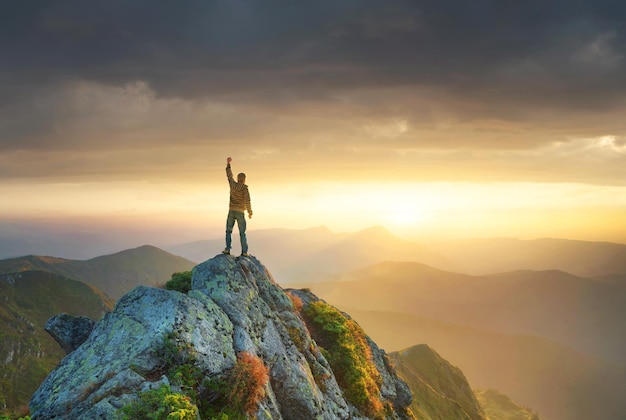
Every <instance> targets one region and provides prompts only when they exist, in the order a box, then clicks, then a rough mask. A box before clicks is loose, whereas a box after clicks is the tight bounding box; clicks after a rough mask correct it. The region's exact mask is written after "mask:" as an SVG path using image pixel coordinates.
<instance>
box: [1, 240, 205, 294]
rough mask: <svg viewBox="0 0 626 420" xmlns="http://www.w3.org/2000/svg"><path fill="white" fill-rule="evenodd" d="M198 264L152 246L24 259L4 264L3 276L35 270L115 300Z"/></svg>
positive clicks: (7, 261) (2, 261) (27, 257)
mask: <svg viewBox="0 0 626 420" xmlns="http://www.w3.org/2000/svg"><path fill="white" fill-rule="evenodd" d="M194 265H195V264H194V263H193V262H191V261H189V260H187V259H185V258H183V257H180V256H177V255H173V254H171V253H169V252H167V251H164V250H162V249H160V248H158V247H155V246H152V245H143V246H140V247H137V248H131V249H127V250H122V251H119V252H116V253H113V254H108V255H102V256H99V257H94V258H90V259H88V260H68V259H64V258H57V257H48V256H32V255H31V256H24V257H16V258H10V259H6V260H0V273H8V272H16V271H22V270H23V269H25V268H26V269H30V268H32V267H35V268H37V269H38V270H43V271H49V272H53V273H57V274H60V275H62V276H65V277H68V278H72V279H75V280H79V281H82V282H85V283H88V284H92V285H94V286H96V287H97V288H98V289H99V290H102V291H104V292H105V293H107V294H108V295H109V296H111V297H112V298H114V299H117V298H119V297H120V296H122V295H123V294H124V293H126V292H129V291H130V290H131V289H133V288H134V287H136V286H139V285H143V284H148V285H156V284H159V283H165V281H167V280H169V278H170V276H171V275H172V274H173V273H174V272H180V271H187V270H190V269H191V268H192V267H193V266H194Z"/></svg>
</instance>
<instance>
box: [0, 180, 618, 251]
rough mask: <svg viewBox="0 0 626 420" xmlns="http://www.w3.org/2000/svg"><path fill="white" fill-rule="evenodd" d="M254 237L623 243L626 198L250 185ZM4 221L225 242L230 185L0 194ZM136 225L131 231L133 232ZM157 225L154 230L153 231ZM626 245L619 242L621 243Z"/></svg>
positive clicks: (418, 186) (7, 189)
mask: <svg viewBox="0 0 626 420" xmlns="http://www.w3.org/2000/svg"><path fill="white" fill-rule="evenodd" d="M250 191H251V196H252V206H253V209H254V217H253V219H252V220H251V222H250V226H249V228H250V229H267V228H288V229H304V228H310V227H314V226H327V227H328V228H330V229H331V230H333V231H335V232H350V231H356V230H360V229H364V228H367V227H369V226H373V225H381V226H384V227H386V228H387V229H388V230H390V231H391V232H392V233H394V234H396V235H398V236H400V237H403V238H414V237H415V238H420V237H467V236H517V237H527V238H529V237H541V236H560V237H566V238H587V237H592V238H594V239H597V240H602V238H603V237H606V240H616V238H618V237H621V238H626V225H625V223H626V217H624V216H625V215H626V188H624V187H616V186H593V185H586V184H557V183H553V184H540V183H490V184H487V183H467V182H430V183H426V182H423V183H382V182H381V183H366V182H363V183H333V184H330V183H309V184H296V183H292V184H280V185H276V184H259V185H256V184H252V185H250ZM0 192H1V193H2V194H3V196H5V197H13V200H10V201H7V202H6V203H4V205H3V208H2V210H0V217H2V218H3V219H8V218H11V217H19V218H24V219H26V218H29V217H33V218H49V219H54V218H80V217H96V218H100V219H108V220H111V221H115V220H117V221H118V222H119V223H120V224H123V223H132V224H133V225H137V226H141V225H145V226H146V227H147V228H150V226H151V225H152V226H153V228H154V229H159V228H162V227H163V226H165V225H167V227H168V229H170V230H171V229H172V227H175V226H177V225H178V226H180V227H181V229H190V230H192V229H194V228H200V229H201V230H202V231H206V230H207V228H210V229H212V230H214V231H216V232H220V231H221V230H222V229H223V228H222V226H223V223H224V218H225V214H226V211H227V208H228V189H227V185H222V184H218V185H216V184H208V185H206V188H199V187H198V186H197V185H179V184H173V183H170V184H155V183H148V182H133V183H122V182H118V183H98V184H89V183H84V184H48V185H34V186H29V187H28V188H23V187H20V186H15V185H5V186H0ZM129 220H132V222H127V221H129ZM155 221H156V222H155ZM620 235H621V236H620Z"/></svg>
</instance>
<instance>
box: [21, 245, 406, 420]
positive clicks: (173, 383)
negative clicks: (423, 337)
mask: <svg viewBox="0 0 626 420" xmlns="http://www.w3.org/2000/svg"><path fill="white" fill-rule="evenodd" d="M411 399H412V396H411V393H410V390H409V389H408V387H407V385H406V384H405V383H404V382H403V381H402V380H400V379H399V378H398V376H397V375H396V373H395V370H394V369H393V368H392V367H391V365H390V363H389V360H388V358H387V356H386V354H385V352H384V351H383V350H381V349H379V348H378V347H377V346H376V344H375V343H373V342H372V341H371V340H370V339H369V338H368V337H367V336H366V335H365V334H364V332H363V330H362V329H361V328H360V327H359V326H358V325H357V324H356V323H355V322H354V321H353V320H352V319H351V318H350V317H349V316H348V315H347V314H344V313H341V312H340V311H338V310H337V309H335V308H334V307H332V306H330V305H328V304H326V303H325V302H323V301H321V300H319V299H318V298H317V297H315V296H314V295H313V294H312V293H310V292H309V291H306V290H283V289H282V288H281V287H280V286H278V285H277V284H276V283H275V282H274V280H273V278H272V276H271V274H270V273H269V272H268V271H267V269H266V268H265V267H264V266H263V265H262V264H261V263H260V262H259V261H258V260H257V259H255V258H254V257H250V258H240V259H236V258H234V257H232V256H226V255H219V256H217V257H215V258H213V259H210V260H208V261H205V262H204V263H202V264H199V265H198V266H196V267H194V269H193V277H192V288H191V290H190V291H189V292H188V293H187V294H183V293H180V292H177V291H171V290H163V289H156V288H150V287H143V286H140V287H138V288H136V289H135V290H133V291H132V292H130V293H128V294H126V295H125V296H123V297H122V298H121V299H120V300H119V301H118V303H117V305H116V306H115V308H114V310H113V311H112V312H110V313H108V314H106V315H105V316H104V317H103V319H102V320H101V321H100V322H98V323H97V324H96V325H95V328H94V329H93V331H92V333H91V334H90V336H89V338H88V339H87V340H86V341H85V342H84V343H83V344H82V345H80V346H79V347H78V348H77V349H76V350H74V351H73V352H71V353H70V354H68V355H67V356H66V357H65V358H64V359H63V360H62V361H61V363H60V364H59V365H58V367H57V368H56V369H55V370H54V371H53V372H52V373H51V374H50V375H49V376H48V377H47V378H46V379H45V381H44V382H43V383H42V385H41V386H40V388H39V389H38V390H37V391H36V392H35V394H34V395H33V397H32V399H31V402H30V410H31V416H32V418H33V419H55V418H63V419H83V418H94V419H95V418H105V419H109V418H124V417H126V418H133V417H134V418H137V417H140V415H141V413H142V412H145V411H154V410H161V411H162V412H176V413H177V414H176V415H177V417H176V418H190V419H191V418H193V419H195V418H199V417H200V418H245V417H246V416H249V417H256V418H260V419H358V418H391V419H407V418H413V415H412V413H411V411H410V409H409V408H408V407H409V405H410V403H411ZM224 416H226V417H224ZM159 418H160V417H159ZM163 418H165V417H163Z"/></svg>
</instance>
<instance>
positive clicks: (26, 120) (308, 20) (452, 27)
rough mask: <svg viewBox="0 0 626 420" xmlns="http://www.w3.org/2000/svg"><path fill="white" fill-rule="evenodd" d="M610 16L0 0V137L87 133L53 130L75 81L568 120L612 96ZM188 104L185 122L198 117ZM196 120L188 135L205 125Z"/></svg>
mask: <svg viewBox="0 0 626 420" xmlns="http://www.w3.org/2000/svg"><path fill="white" fill-rule="evenodd" d="M624 22H626V5H622V4H619V3H618V2H615V1H608V0H600V1H597V0H593V1H592V0H574V1H564V0H558V1H548V2H546V1H542V0H528V1H524V0H477V1H471V2H469V1H465V0H422V1H398V0H395V1H385V2H382V1H375V0H353V1H336V0H333V1H325V0H322V1H315V2H287V1H278V0H257V1H251V0H222V1H200V0H196V1H192V0H181V1H154V0H124V1H122V0H117V1H90V2H85V1H82V0H75V1H62V0H61V1H28V2H4V4H3V5H2V6H0V49H1V50H2V51H3V54H2V55H0V147H4V148H7V147H8V148H15V145H16V143H19V144H20V147H23V148H29V147H30V146H32V147H35V146H42V145H43V144H44V143H46V142H49V139H50V138H51V137H54V136H55V133H56V134H57V140H58V142H59V144H60V143H61V142H66V144H68V145H71V146H74V145H75V144H77V143H80V142H82V141H84V140H83V137H85V138H86V137H89V138H92V139H94V140H93V141H94V142H95V141H101V140H98V139H97V138H96V137H97V136H93V133H89V136H82V137H81V136H80V135H79V134H80V133H78V129H74V128H73V129H74V131H75V133H73V134H72V133H70V135H67V136H64V134H67V132H68V130H69V131H71V130H70V129H68V127H70V128H71V127H74V126H75V125H76V121H77V120H79V119H80V118H82V119H85V118H84V117H85V116H88V115H87V111H88V110H89V108H87V110H86V111H84V112H82V113H81V107H82V106H83V102H82V100H81V101H78V102H76V101H75V102H76V103H73V105H72V100H73V99H71V98H70V100H69V101H68V95H70V96H71V95H73V93H72V92H74V91H73V90H71V89H69V88H68V86H69V87H75V86H76V84H77V83H85V82H86V83H95V84H98V85H102V86H108V87H111V88H115V89H117V88H119V89H126V88H127V87H128V86H129V85H130V86H132V85H133V84H135V83H145V84H146V86H148V87H149V88H150V89H151V90H152V91H153V92H154V94H155V95H156V98H164V99H166V100H170V99H182V100H186V101H195V102H203V101H212V102H219V103H222V104H228V103H232V104H236V105H238V106H256V107H266V108H267V109H268V110H270V111H267V112H268V115H267V120H268V121H272V115H269V113H270V112H271V109H274V108H280V109H281V112H286V113H288V112H292V113H295V112H296V111H297V110H298V109H302V110H304V111H303V112H308V113H309V115H314V114H315V113H320V112H324V111H321V110H322V109H323V108H324V107H327V108H328V109H330V110H332V111H330V112H334V110H335V109H339V108H341V109H342V112H345V114H346V116H348V117H353V116H360V117H363V118H367V117H368V116H372V115H382V116H388V117H390V118H392V117H395V116H396V115H402V116H404V117H405V118H406V119H407V120H408V123H409V124H411V125H412V126H414V127H419V126H420V124H425V126H424V130H427V129H428V124H429V123H430V122H429V121H426V122H424V121H422V119H426V120H427V119H428V118H429V117H428V115H426V113H423V112H421V108H420V107H424V102H431V101H432V103H436V104H437V107H439V108H441V109H445V110H446V112H444V114H446V115H447V114H451V115H452V114H453V115H454V118H455V119H457V120H463V119H466V120H471V119H474V118H476V119H480V118H483V119H484V118H500V119H504V120H507V121H517V122H520V121H521V123H524V122H525V121H532V120H533V118H535V116H533V115H532V114H533V113H536V112H537V109H540V108H544V107H547V108H550V109H551V110H556V111H555V112H557V114H555V115H557V116H558V118H561V119H563V120H567V119H568V118H571V117H568V112H581V111H602V112H604V111H605V110H610V109H611V108H614V107H618V106H621V105H623V103H622V102H623V101H624V99H625V93H626V84H625V80H624V78H625V77H626V76H624V75H625V74H626V72H625V71H624V70H625V68H624V66H625V64H624V53H625V43H626V39H625V35H626V34H625V32H624V31H625V28H624ZM372 89H381V90H385V89H386V90H387V93H386V95H387V96H385V101H384V103H383V102H382V101H380V100H377V99H376V97H375V94H371V93H369V94H364V93H363V92H366V91H368V90H369V91H370V92H371V90H372ZM397 91H405V92H406V93H405V94H404V95H403V96H401V95H399V96H398V97H397V99H396V100H395V101H394V98H393V97H390V95H391V94H389V93H388V92H397ZM425 91H427V92H430V93H429V94H428V95H425V94H423V92H425ZM68 92H70V93H68ZM433 92H436V93H433ZM359 97H367V98H368V99H367V100H365V101H363V102H361V103H360V104H359V106H358V107H348V106H347V105H345V104H343V103H342V102H341V101H342V100H343V99H345V98H348V101H347V102H346V103H348V102H349V100H354V98H359ZM72 98H74V97H73V96H72ZM337 98H339V99H337ZM74 99H75V98H74ZM153 99H154V98H153ZM68 102H70V105H68ZM302 104H309V105H307V106H304V105H302ZM310 104H317V106H312V105H310ZM390 104H391V105H390ZM468 104H469V105H468ZM119 107H120V108H123V105H120V106H119ZM101 108H106V109H105V110H104V111H103V109H101ZM101 108H97V107H96V109H94V110H92V111H93V112H94V115H96V114H97V115H101V118H102V119H108V120H111V119H114V120H115V121H117V122H119V124H118V125H119V126H117V127H114V129H112V128H111V127H110V123H108V122H107V123H106V124H105V126H104V127H103V126H102V123H100V125H98V124H95V127H98V128H99V131H100V137H105V138H106V137H110V138H111V137H116V136H118V134H119V133H120V132H126V133H128V132H129V127H128V126H127V125H125V122H124V118H123V117H121V116H119V115H117V114H115V115H114V118H112V117H111V111H110V109H109V108H111V107H110V106H109V107H104V106H103V107H101ZM122 111H123V110H122ZM174 112H175V111H174V109H173V108H168V109H166V110H161V111H159V112H155V113H152V114H149V115H148V114H146V115H143V116H142V119H141V120H142V121H143V126H139V127H134V128H135V129H136V130H141V129H143V128H146V127H150V125H151V124H157V123H158V122H159V121H163V118H162V117H163V115H166V114H168V113H169V114H170V115H171V117H170V118H171V119H172V120H176V119H180V118H178V117H177V116H176V115H175V114H174ZM351 112H353V114H351ZM130 114H131V112H130V111H129V115H130ZM194 115H195V117H191V118H189V124H187V125H188V126H190V127H191V126H196V124H198V122H199V121H202V118H203V116H202V115H200V114H194ZM337 115H342V114H341V113H337ZM342 117H343V115H342ZM250 118H252V119H254V120H255V121H254V123H250V124H249V125H248V124H246V123H242V124H240V125H239V126H238V127H237V130H235V132H236V134H235V135H234V137H239V138H244V137H245V136H246V129H247V128H248V127H252V129H253V130H254V131H253V132H254V134H255V135H256V134H259V131H260V132H263V129H260V128H259V127H260V126H261V125H262V124H263V123H262V121H261V122H260V121H258V119H259V118H260V117H259V116H251V117H250ZM120 121H121V122H120ZM215 121H218V119H216V120H215ZM229 121H230V120H229ZM544 124H549V122H548V123H546V122H545V121H541V122H540V125H544ZM206 125H207V129H206V131H204V132H203V134H205V135H209V134H210V135H211V136H213V135H216V134H215V132H214V131H211V129H209V128H208V126H211V127H213V126H214V125H213V124H210V123H207V124H206ZM561 125H562V124H561ZM172 127H173V126H172ZM270 128H271V124H270ZM612 128H614V127H612ZM617 128H618V129H619V127H617ZM622 128H623V127H622ZM130 131H132V130H130ZM155 131H156V130H155ZM223 131H224V130H222V131H218V132H217V136H218V137H219V136H227V134H226V133H225V132H223ZM590 131H591V134H593V132H594V131H593V130H590ZM41 133H45V134H46V135H45V136H42V135H41ZM192 134H193V133H190V137H193V135H192ZM546 134H548V135H546ZM72 135H74V137H72ZM542 135H543V136H544V137H549V133H543V134H542ZM424 138H426V137H425V136H424ZM485 138H486V136H485ZM520 138H521V137H520ZM494 139H496V140H494ZM400 140H401V139H400ZM124 141H130V140H128V139H124ZM407 141H408V142H413V143H414V142H415V139H413V138H410V139H408V140H407ZM477 141H480V140H477ZM485 142H487V143H486V144H490V145H491V144H493V143H494V142H497V137H493V136H492V138H491V139H490V140H485ZM511 142H512V143H514V141H511Z"/></svg>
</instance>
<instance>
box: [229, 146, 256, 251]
mask: <svg viewBox="0 0 626 420" xmlns="http://www.w3.org/2000/svg"><path fill="white" fill-rule="evenodd" d="M230 162H232V159H231V158H227V159H226V177H227V178H228V184H230V205H229V210H228V218H227V219H226V249H224V250H223V251H222V254H227V255H230V249H231V245H232V236H231V234H232V233H233V226H235V220H236V221H237V227H238V228H239V238H240V239H241V256H242V257H247V256H248V240H247V239H246V215H245V214H244V213H245V211H246V210H247V211H248V217H250V218H251V217H252V206H251V205H250V192H249V191H248V186H247V185H246V174H244V173H243V172H242V173H240V174H238V175H237V182H235V180H234V179H233V171H232V170H231V169H230Z"/></svg>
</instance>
